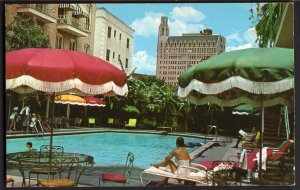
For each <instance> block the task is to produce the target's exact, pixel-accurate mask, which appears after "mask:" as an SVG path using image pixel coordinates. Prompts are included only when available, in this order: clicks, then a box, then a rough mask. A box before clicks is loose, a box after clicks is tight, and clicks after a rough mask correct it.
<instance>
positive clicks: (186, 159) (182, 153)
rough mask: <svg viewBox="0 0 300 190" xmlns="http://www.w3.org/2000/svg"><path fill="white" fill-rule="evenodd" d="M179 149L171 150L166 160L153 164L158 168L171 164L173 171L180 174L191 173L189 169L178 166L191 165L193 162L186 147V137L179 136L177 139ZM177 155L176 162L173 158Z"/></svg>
mask: <svg viewBox="0 0 300 190" xmlns="http://www.w3.org/2000/svg"><path fill="white" fill-rule="evenodd" d="M176 147H177V149H175V150H173V151H171V152H170V153H169V155H168V156H167V157H166V158H165V161H162V162H161V163H158V164H151V166H154V167H156V168H159V167H165V166H169V167H170V170H171V172H172V173H177V174H178V175H189V169H186V168H178V167H179V166H189V165H190V163H191V157H190V154H189V152H188V151H187V150H186V149H185V148H184V139H183V138H182V137H178V138H177V139H176ZM173 157H175V161H176V163H174V162H173V161H172V160H171V159H172V158H173Z"/></svg>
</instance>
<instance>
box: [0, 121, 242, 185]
mask: <svg viewBox="0 0 300 190" xmlns="http://www.w3.org/2000/svg"><path fill="white" fill-rule="evenodd" d="M101 132H118V133H122V132H124V133H144V134H145V133H148V134H162V135H177V136H185V137H196V138H204V139H206V144H205V145H203V146H201V147H199V148H198V149H196V150H195V151H193V152H192V153H191V157H192V159H193V162H194V163H197V162H200V161H213V160H228V159H230V157H232V156H235V155H236V154H237V151H238V150H239V149H235V148H231V147H232V146H233V145H234V144H235V142H236V139H233V138H229V137H223V136H218V138H217V139H215V138H214V136H208V137H206V136H205V135H203V134H199V133H190V132H173V133H167V134H165V133H162V131H156V130H141V129H133V130H127V129H120V128H83V127H81V128H72V129H54V132H53V135H71V134H83V133H84V134H86V133H101ZM40 135H41V134H40ZM48 135H50V133H45V134H44V136H48ZM36 136H37V135H36V134H22V133H20V132H14V131H12V132H7V134H6V138H22V137H36ZM216 140H217V141H216ZM121 171H122V170H121V169H120V168H118V167H111V166H107V167H103V166H102V167H95V168H93V170H92V171H90V172H89V173H88V175H83V176H82V177H81V178H80V181H79V186H82V187H85V186H90V187H95V186H96V187H97V186H98V182H99V176H100V174H102V173H106V172H116V173H118V172H121ZM142 171H143V169H142V168H134V171H133V173H132V176H131V180H130V183H129V184H125V186H141V182H140V173H141V172H142ZM7 174H8V175H11V176H13V178H14V179H15V183H14V186H15V187H21V181H22V178H21V177H20V173H19V171H17V170H8V171H7ZM154 179H155V177H154ZM157 179H158V180H159V179H160V178H157ZM9 185H10V184H9ZM9 185H8V186H9ZM105 186H108V187H112V186H117V187H118V186H120V187H122V184H117V183H109V182H107V183H105Z"/></svg>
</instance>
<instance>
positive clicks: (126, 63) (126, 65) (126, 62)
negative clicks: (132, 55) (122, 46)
mask: <svg viewBox="0 0 300 190" xmlns="http://www.w3.org/2000/svg"><path fill="white" fill-rule="evenodd" d="M125 68H126V69H128V59H127V58H126V61H125Z"/></svg>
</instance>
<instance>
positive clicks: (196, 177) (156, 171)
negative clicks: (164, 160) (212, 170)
mask: <svg viewBox="0 0 300 190" xmlns="http://www.w3.org/2000/svg"><path fill="white" fill-rule="evenodd" d="M179 167H182V168H187V169H190V175H189V176H180V175H177V174H173V173H172V172H171V171H170V169H167V168H164V167H160V168H155V167H153V166H151V167H150V168H148V169H146V170H144V171H143V172H141V174H140V179H141V184H142V186H147V185H148V184H149V183H150V182H151V180H150V176H151V175H154V176H159V177H165V178H173V179H177V180H183V181H190V182H195V183H199V184H202V185H209V176H208V174H207V171H206V170H205V169H199V168H196V167H188V166H179ZM146 177H147V179H146ZM145 181H146V182H145Z"/></svg>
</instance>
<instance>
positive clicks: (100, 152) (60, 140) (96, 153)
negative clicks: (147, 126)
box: [6, 132, 204, 168]
mask: <svg viewBox="0 0 300 190" xmlns="http://www.w3.org/2000/svg"><path fill="white" fill-rule="evenodd" d="M177 137H178V136H173V135H156V134H137V133H114V132H105V133H92V134H80V135H61V136H54V137H53V145H60V146H63V147H64V150H65V152H76V153H82V154H88V155H91V156H93V157H94V158H95V162H96V165H98V166H109V165H120V164H121V165H123V164H125V163H124V162H125V159H126V156H127V153H128V152H132V153H134V155H135V161H134V166H137V167H141V168H147V167H149V165H150V164H151V163H155V162H160V161H162V160H164V158H165V156H166V155H167V154H168V153H169V152H170V151H171V150H172V149H174V148H176V146H175V142H176V138H177ZM184 140H185V142H199V143H203V142H204V140H203V139H200V138H191V137H184ZM28 141H31V142H32V143H33V146H34V148H37V149H38V148H39V147H40V146H41V145H44V144H49V137H32V138H16V139H7V140H6V153H12V152H21V151H24V150H25V149H26V142H28ZM196 148H197V147H195V148H187V150H188V151H189V152H192V151H193V150H195V149H196Z"/></svg>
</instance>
